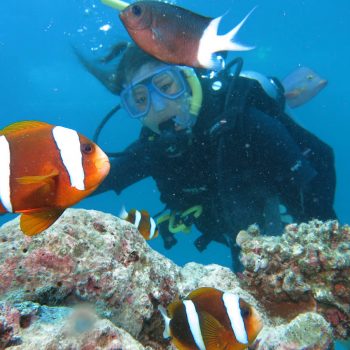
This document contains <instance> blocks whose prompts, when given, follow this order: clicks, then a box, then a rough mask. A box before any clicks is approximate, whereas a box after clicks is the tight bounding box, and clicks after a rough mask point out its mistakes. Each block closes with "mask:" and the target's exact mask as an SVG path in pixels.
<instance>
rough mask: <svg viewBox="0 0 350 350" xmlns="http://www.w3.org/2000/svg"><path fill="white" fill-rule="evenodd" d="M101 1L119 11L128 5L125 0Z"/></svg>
mask: <svg viewBox="0 0 350 350" xmlns="http://www.w3.org/2000/svg"><path fill="white" fill-rule="evenodd" d="M101 2H102V3H103V4H105V5H107V6H110V7H113V8H114V9H117V10H119V11H122V10H124V9H125V8H126V7H128V6H129V5H130V4H129V3H127V2H125V1H120V0H101Z"/></svg>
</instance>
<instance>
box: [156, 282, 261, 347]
mask: <svg viewBox="0 0 350 350" xmlns="http://www.w3.org/2000/svg"><path fill="white" fill-rule="evenodd" d="M159 311H160V312H161V314H162V316H163V318H164V322H165V330H164V333H163V335H164V337H165V338H167V337H172V342H173V344H174V345H175V346H176V347H177V348H178V349H179V350H198V349H199V350H214V349H215V350H242V349H246V348H247V347H248V346H249V345H250V344H252V343H253V341H254V340H255V338H256V337H257V335H258V334H259V332H260V330H261V329H262V321H261V319H260V317H259V316H258V314H257V312H256V311H255V309H254V308H253V307H252V306H251V305H249V304H248V303H247V302H246V301H244V300H243V299H242V298H240V297H239V296H237V295H235V294H232V293H228V292H223V291H221V290H218V289H215V288H209V287H208V288H199V289H196V290H194V291H193V292H191V293H190V294H189V295H188V296H187V297H186V298H185V299H184V300H182V301H175V302H173V303H171V304H170V305H169V306H168V308H167V312H166V311H165V309H163V307H161V306H160V307H159Z"/></svg>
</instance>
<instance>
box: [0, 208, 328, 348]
mask: <svg viewBox="0 0 350 350" xmlns="http://www.w3.org/2000/svg"><path fill="white" fill-rule="evenodd" d="M241 238H242V236H241ZM0 242H1V244H0V299H1V300H2V303H1V305H0V334H2V336H1V337H0V339H1V342H0V349H2V348H5V347H8V346H12V345H16V344H18V345H17V347H16V349H34V348H35V349H37V348H40V349H46V350H49V349H53V348H79V349H84V350H89V349H118V348H122V349H135V350H136V349H140V350H141V349H143V348H146V349H149V350H151V349H154V350H158V349H169V350H170V349H173V347H172V346H171V344H170V343H169V341H168V340H164V339H163V337H162V333H163V324H162V319H161V316H160V314H159V312H158V311H157V307H158V305H159V304H161V305H163V306H166V305H168V304H169V303H170V302H171V301H173V300H174V299H175V298H177V297H183V296H186V295H187V294H188V293H189V292H190V291H192V290H193V289H195V288H198V287H202V286H209V287H216V288H219V289H222V290H227V291H231V292H233V293H235V294H238V295H240V296H242V297H243V298H244V299H245V300H247V301H248V302H249V303H250V304H251V305H253V306H254V307H255V308H256V309H257V310H258V312H259V313H260V314H261V315H262V318H263V322H264V325H265V327H264V329H263V331H262V332H261V333H260V334H259V336H258V340H257V342H256V344H255V345H254V349H256V350H266V349H272V350H283V349H284V350H285V349H290V346H293V344H294V345H295V344H297V345H295V346H297V347H296V348H293V349H295V350H297V349H320V350H326V349H330V348H331V346H332V345H331V344H332V332H331V328H330V327H329V325H328V323H327V322H326V321H325V319H324V318H323V317H322V316H321V315H318V314H316V313H308V314H306V315H300V316H297V317H296V318H294V319H293V317H290V319H291V320H282V319H280V318H275V317H271V316H268V314H267V311H269V306H267V307H264V305H265V304H260V301H257V300H258V299H257V300H256V299H255V298H254V297H253V296H252V295H251V294H249V293H248V292H247V290H249V289H248V288H247V289H246V290H244V289H242V287H241V286H242V283H243V284H245V283H246V281H248V280H247V279H246V280H244V279H243V280H241V279H240V278H238V277H237V276H236V275H235V274H233V273H232V272H231V271H230V270H229V269H227V268H223V267H221V266H218V265H209V266H203V265H200V264H196V263H190V264H187V265H186V266H184V267H183V268H180V267H179V266H177V265H175V264H174V263H172V262H171V261H170V260H168V259H166V258H165V257H163V256H162V255H160V254H158V253H157V252H155V251H153V250H152V249H151V248H150V247H149V246H148V244H147V243H146V241H145V240H144V239H143V238H142V236H141V235H140V233H139V232H137V231H136V229H135V228H134V227H133V226H132V225H130V224H128V223H126V222H124V221H121V220H119V219H118V218H116V217H113V216H112V215H108V214H104V213H101V212H97V211H86V210H76V209H69V210H67V211H66V212H65V214H64V215H63V216H62V217H61V218H60V219H59V220H58V222H57V223H56V224H55V225H53V226H52V227H50V228H49V229H48V230H46V231H45V232H44V233H43V234H40V235H37V236H34V237H32V238H30V237H25V236H24V235H23V234H22V232H21V231H20V230H19V227H18V220H17V219H16V220H13V221H11V222H9V223H7V224H5V225H4V226H3V227H2V228H1V229H0ZM262 266H264V264H263V265H262ZM246 278H248V277H247V275H246ZM252 287H253V290H254V291H256V288H255V286H254V285H253V284H252ZM298 293H299V294H298V295H300V296H303V295H302V293H300V292H298ZM265 300H266V299H265ZM81 305H84V306H88V311H86V310H83V311H82V310H81V309H79V308H78V309H77V307H78V306H81ZM305 311H306V309H303V312H305ZM79 312H88V315H90V316H89V317H83V318H79V317H76V315H77V313H78V315H79ZM74 315H75V316H74ZM85 315H86V314H85ZM72 320H73V321H72ZM82 320H85V321H82ZM86 320H87V321H86ZM72 322H73V323H72ZM310 322H312V330H311V328H310ZM74 329H75V330H77V331H78V333H79V334H78V335H79V336H72V334H71V333H69V332H68V330H69V331H71V330H74ZM310 331H312V336H311V335H310V334H309V333H310ZM67 332H68V333H67ZM63 338H64V339H66V340H65V341H66V342H64V340H62V339H63ZM277 339H278V341H277ZM40 342H42V343H40ZM39 343H40V346H39V345H38V344H39ZM140 343H141V344H142V345H141V344H140Z"/></svg>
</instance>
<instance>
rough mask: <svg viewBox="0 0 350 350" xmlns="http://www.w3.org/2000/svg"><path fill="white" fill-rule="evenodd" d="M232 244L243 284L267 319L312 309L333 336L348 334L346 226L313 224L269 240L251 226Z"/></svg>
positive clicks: (349, 238) (349, 242)
mask: <svg viewBox="0 0 350 350" xmlns="http://www.w3.org/2000/svg"><path fill="white" fill-rule="evenodd" d="M236 241H237V244H238V245H239V246H240V247H241V256H240V259H241V262H242V264H243V265H244V268H245V271H244V273H243V274H242V281H243V282H244V284H245V285H246V286H247V288H248V290H249V291H250V292H252V293H253V295H254V296H255V297H256V298H257V299H258V300H259V302H260V303H261V304H262V305H263V306H264V309H265V310H266V311H267V312H268V313H269V315H270V316H278V317H282V318H284V319H287V320H290V319H291V318H293V317H294V316H296V315H297V314H299V313H302V312H305V311H316V312H317V313H319V314H321V315H323V316H324V317H325V319H326V320H327V321H328V322H329V323H330V324H331V325H332V327H333V331H334V335H335V336H336V337H340V338H348V337H349V336H350V305H349V304H350V277H349V275H350V227H349V226H347V225H346V226H343V227H340V226H339V224H338V222H337V221H328V222H325V223H323V222H321V221H317V220H314V221H311V222H310V223H308V224H305V223H302V224H300V225H296V224H290V225H288V226H286V228H285V231H284V233H283V234H282V235H281V236H271V237H269V236H263V235H260V232H259V229H258V228H257V227H256V226H254V225H253V226H251V227H250V228H249V229H248V230H247V231H241V232H240V233H239V234H238V236H237V238H236ZM244 284H243V285H244Z"/></svg>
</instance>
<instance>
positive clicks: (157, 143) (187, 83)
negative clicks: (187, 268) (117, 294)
mask: <svg viewBox="0 0 350 350" xmlns="http://www.w3.org/2000/svg"><path fill="white" fill-rule="evenodd" d="M78 56H79V53H78ZM118 56H121V58H120V59H119V61H118V65H117V68H116V70H115V71H113V72H112V73H110V74H106V71H105V70H104V71H103V70H100V69H98V67H97V66H94V65H92V64H90V63H88V62H87V61H86V60H84V59H83V58H82V57H81V56H80V59H81V61H82V62H83V63H84V65H85V67H86V68H87V69H88V70H89V71H90V72H91V73H92V74H93V75H95V77H97V78H98V79H99V80H100V81H101V82H102V83H103V84H104V85H105V86H106V87H107V88H108V89H109V90H110V91H111V92H113V93H114V94H117V95H119V96H120V99H121V103H120V106H119V105H118V106H117V107H116V108H114V109H113V110H112V111H111V112H110V113H109V114H108V115H107V116H106V118H105V120H103V122H102V123H101V125H100V128H99V129H98V130H97V132H96V135H95V139H97V138H98V135H99V133H100V131H101V128H102V127H103V126H104V125H105V123H106V122H107V121H108V119H109V118H110V117H111V116H112V115H113V114H114V113H115V112H117V111H118V110H119V109H120V108H123V109H125V111H126V112H127V113H128V115H129V116H130V117H131V118H134V119H137V120H139V121H140V122H141V123H142V126H143V127H142V130H141V133H140V136H139V138H138V139H137V140H136V141H134V142H133V143H132V144H131V145H129V146H128V147H127V148H126V149H125V150H124V151H122V152H119V153H114V154H111V156H112V159H111V171H110V173H109V175H108V177H107V178H106V180H105V181H104V182H103V183H102V184H101V186H100V187H99V189H98V191H96V192H95V194H96V193H101V192H103V191H107V190H114V191H115V192H116V193H117V194H119V193H121V191H122V190H123V189H125V188H126V187H128V186H130V185H132V184H134V183H136V182H138V181H140V180H142V179H144V178H146V177H149V176H151V177H152V178H153V179H154V180H155V182H156V184H157V187H158V189H159V192H160V200H161V201H162V202H163V203H164V204H165V209H164V212H163V213H161V215H160V216H159V217H158V225H159V232H160V234H161V236H162V238H163V240H164V247H165V248H166V249H170V248H171V247H172V246H173V245H175V244H176V242H177V241H176V238H175V236H174V233H176V232H179V231H185V232H188V231H189V230H190V227H191V225H195V226H196V228H197V229H198V230H199V232H200V233H201V236H200V237H199V238H198V239H197V240H196V241H195V245H196V247H197V249H198V250H200V251H203V250H204V249H206V247H207V245H208V244H209V243H210V242H211V241H217V242H219V243H222V244H225V245H227V246H228V247H229V248H230V249H231V254H232V261H233V268H234V269H237V268H238V266H239V261H238V253H239V250H238V248H237V247H236V243H235V237H236V235H237V233H238V232H239V231H240V230H243V229H247V227H248V226H249V225H252V224H257V225H259V227H260V229H261V230H262V231H263V232H264V233H266V234H279V233H281V231H282V229H283V225H284V224H285V223H284V222H283V216H282V215H281V212H282V208H284V209H285V210H286V211H287V213H288V215H290V216H291V217H292V218H293V221H294V222H305V221H308V220H311V219H315V218H317V219H320V220H328V219H335V218H336V214H335V211H334V210H333V201H334V192H335V184H336V177H335V168H334V156H333V151H332V149H331V148H330V147H329V146H328V145H327V144H325V143H324V142H322V141H321V140H320V139H318V138H317V137H316V136H315V135H313V134H311V133H310V132H308V131H307V130H305V129H304V128H302V127H301V126H300V125H298V124H297V123H296V122H295V121H294V120H293V119H292V118H291V117H289V116H288V115H287V114H286V113H285V110H284V109H285V108H284V107H285V98H284V94H283V87H282V85H281V84H280V83H279V81H278V80H277V79H276V78H268V77H265V76H263V75H261V74H259V73H256V72H244V71H241V68H242V60H241V59H239V58H237V59H235V60H233V61H231V62H230V63H228V64H227V65H226V67H225V68H224V69H222V70H221V71H220V72H218V73H215V74H214V73H213V72H208V71H205V70H203V69H196V70H194V69H192V68H189V67H184V66H176V65H169V64H165V63H164V62H161V61H158V60H157V59H155V58H153V57H151V56H149V55H148V54H146V53H145V52H143V51H142V50H141V49H140V48H138V47H137V46H136V45H134V44H127V43H121V44H119V45H117V46H116V47H115V48H114V50H113V51H112V52H111V54H110V55H109V56H108V57H106V58H105V59H104V61H103V62H104V63H103V64H108V63H111V62H113V60H114V59H116V58H117V57H118ZM118 58H119V57H118ZM223 62H224V61H223ZM233 68H235V69H233ZM231 70H233V73H232V72H231Z"/></svg>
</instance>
